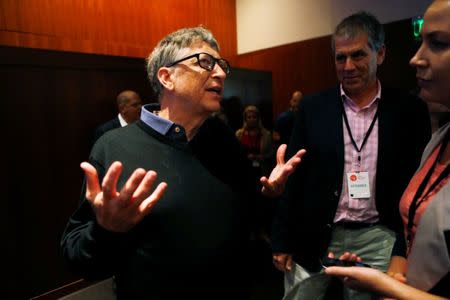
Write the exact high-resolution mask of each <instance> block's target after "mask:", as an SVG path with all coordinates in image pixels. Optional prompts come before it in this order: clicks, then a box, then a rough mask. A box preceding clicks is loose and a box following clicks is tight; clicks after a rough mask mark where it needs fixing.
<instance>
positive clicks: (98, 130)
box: [94, 117, 122, 142]
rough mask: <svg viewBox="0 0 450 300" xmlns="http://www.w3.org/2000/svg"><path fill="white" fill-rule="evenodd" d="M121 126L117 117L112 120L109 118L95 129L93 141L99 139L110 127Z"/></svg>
mask: <svg viewBox="0 0 450 300" xmlns="http://www.w3.org/2000/svg"><path fill="white" fill-rule="evenodd" d="M120 127H122V126H121V125H120V121H119V117H115V118H114V119H112V120H109V121H108V122H106V123H103V124H101V125H100V126H98V127H97V128H96V129H95V133H94V142H95V141H96V140H98V139H99V137H101V136H102V135H103V134H104V133H105V132H107V131H110V130H112V129H116V128H120Z"/></svg>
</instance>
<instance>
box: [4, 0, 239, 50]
mask: <svg viewBox="0 0 450 300" xmlns="http://www.w3.org/2000/svg"><path fill="white" fill-rule="evenodd" d="M200 24H202V25H204V26H206V27H207V28H209V29H211V31H212V32H213V33H214V35H215V36H216V38H217V39H218V41H219V43H220V44H221V46H222V55H223V56H225V57H231V56H234V55H236V51H237V50H236V43H237V42H236V9H235V1H234V0H217V1H212V0H190V1H180V0H151V1H149V0H114V1H113V0H66V1H60V0H2V1H0V45H6V46H15V47H27V48H39V49H49V50H60V51H70V52H82V53H95V54H107V55H116V56H129V57H146V56H147V55H148V54H149V52H150V51H151V49H153V47H154V46H155V45H156V43H157V42H158V41H159V40H160V39H161V38H162V37H163V36H165V35H166V34H167V33H169V32H171V31H174V30H176V29H178V28H181V27H187V26H189V27H191V26H197V25H200Z"/></svg>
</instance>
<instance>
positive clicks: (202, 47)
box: [176, 40, 220, 59]
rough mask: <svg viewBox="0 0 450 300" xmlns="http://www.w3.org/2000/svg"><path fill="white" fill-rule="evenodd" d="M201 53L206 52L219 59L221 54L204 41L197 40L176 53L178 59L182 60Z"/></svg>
mask: <svg viewBox="0 0 450 300" xmlns="http://www.w3.org/2000/svg"><path fill="white" fill-rule="evenodd" d="M199 52H205V53H208V54H211V55H212V56H214V57H217V58H218V57H220V55H219V52H218V51H217V49H215V47H213V46H212V45H210V44H209V43H207V42H205V41H203V40H196V41H193V42H192V43H191V44H190V45H189V46H187V47H184V48H181V49H179V50H178V52H177V53H176V58H177V59H181V58H183V57H186V56H189V55H191V54H196V53H199Z"/></svg>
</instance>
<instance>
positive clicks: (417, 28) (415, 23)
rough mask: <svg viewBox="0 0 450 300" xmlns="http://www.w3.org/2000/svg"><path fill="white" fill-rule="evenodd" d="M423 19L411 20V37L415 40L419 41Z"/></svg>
mask: <svg viewBox="0 0 450 300" xmlns="http://www.w3.org/2000/svg"><path fill="white" fill-rule="evenodd" d="M422 25H423V17H422V16H417V17H414V18H412V27H413V35H414V39H415V40H420V32H421V31H422Z"/></svg>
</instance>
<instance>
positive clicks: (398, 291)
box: [382, 278, 445, 300]
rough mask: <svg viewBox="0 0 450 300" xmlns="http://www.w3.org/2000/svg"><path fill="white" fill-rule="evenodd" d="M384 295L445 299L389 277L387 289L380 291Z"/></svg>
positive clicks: (403, 299)
mask: <svg viewBox="0 0 450 300" xmlns="http://www.w3.org/2000/svg"><path fill="white" fill-rule="evenodd" d="M382 294H383V295H384V296H386V297H389V298H394V299H398V300H439V299H441V300H442V299H445V298H442V297H439V296H435V295H432V294H429V293H427V292H424V291H421V290H418V289H416V288H414V287H412V286H409V285H406V284H403V283H400V282H398V281H396V280H395V279H392V278H391V282H390V283H389V284H388V287H387V290H386V291H385V292H383V293H382Z"/></svg>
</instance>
